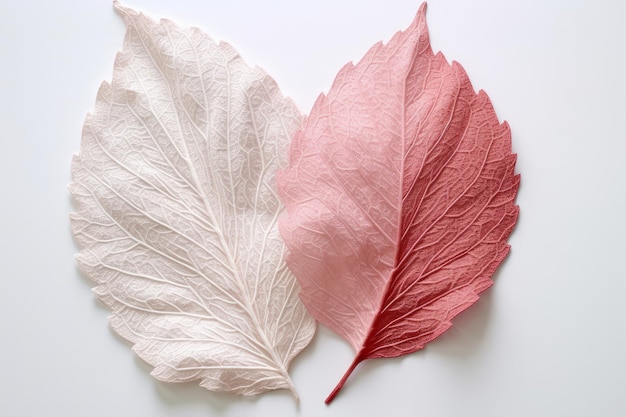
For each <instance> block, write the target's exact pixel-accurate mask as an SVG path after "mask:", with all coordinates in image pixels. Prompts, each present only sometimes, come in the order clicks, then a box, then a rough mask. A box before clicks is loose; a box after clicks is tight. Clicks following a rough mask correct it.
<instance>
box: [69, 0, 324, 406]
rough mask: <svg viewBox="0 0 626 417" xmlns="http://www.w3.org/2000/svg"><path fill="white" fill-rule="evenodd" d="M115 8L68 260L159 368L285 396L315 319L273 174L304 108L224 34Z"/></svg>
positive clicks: (162, 375)
mask: <svg viewBox="0 0 626 417" xmlns="http://www.w3.org/2000/svg"><path fill="white" fill-rule="evenodd" d="M115 7H116V9H117V10H118V12H120V13H121V14H122V15H123V17H124V19H125V21H126V23H127V25H128V30H127V33H126V37H125V40H124V48H123V51H122V52H121V53H119V54H118V56H117V57H116V60H115V66H114V72H113V80H112V82H111V83H110V84H108V83H106V82H105V83H103V84H102V86H101V88H100V91H99V92H98V96H97V100H96V105H95V109H94V111H93V114H90V115H88V116H87V119H86V121H85V125H84V128H83V136H82V143H81V149H80V154H79V155H76V156H75V157H74V160H73V162H72V173H73V180H74V182H73V183H72V184H71V186H70V190H71V193H72V194H73V196H74V198H75V201H76V205H77V209H78V210H77V212H76V213H73V214H72V215H71V223H72V228H73V232H74V235H75V237H76V240H77V242H78V244H79V245H80V247H81V248H82V250H81V252H80V253H79V254H78V256H77V258H78V262H79V265H80V268H81V270H82V271H83V272H84V273H85V274H86V275H87V276H88V277H89V278H91V279H92V280H94V281H95V282H96V283H97V284H98V285H97V287H95V289H94V291H95V293H96V294H97V296H98V298H99V299H100V300H102V301H103V302H104V303H105V304H106V305H107V306H109V307H110V308H111V309H112V311H113V314H112V316H111V325H112V327H113V329H114V330H115V331H116V332H117V333H119V334H120V335H121V336H122V337H124V338H125V339H127V340H129V341H130V342H131V343H133V345H134V346H133V350H134V351H135V352H136V353H137V354H138V355H139V356H140V357H141V358H143V359H144V360H145V361H147V362H148V363H149V364H150V365H152V366H154V370H153V371H152V374H153V375H154V376H155V377H156V378H158V379H160V380H163V381H170V382H184V381H192V380H199V381H200V385H202V386H203V387H205V388H207V389H210V390H216V391H226V392H231V393H235V394H246V395H247V394H257V393H261V392H264V391H267V390H272V389H281V388H286V389H291V390H292V391H293V392H294V394H295V390H294V387H293V384H292V383H291V380H290V379H289V376H288V374H287V369H288V366H289V363H290V362H291V360H292V359H293V358H294V356H295V355H296V354H298V353H299V352H300V351H301V350H302V349H303V348H304V347H305V346H306V345H307V344H308V343H309V342H310V340H311V338H312V336H313V334H314V331H315V323H314V320H313V319H312V318H311V317H310V316H309V315H308V314H307V312H306V310H305V309H304V307H303V305H302V304H301V302H300V300H299V299H298V296H297V294H298V291H299V287H298V284H297V282H296V280H295V279H294V277H293V276H292V275H291V273H290V272H289V270H288V269H287V267H286V265H285V262H284V257H285V247H284V244H283V242H282V240H281V239H280V236H279V233H278V228H277V220H278V217H279V214H280V212H281V211H282V205H281V203H280V200H279V199H278V196H277V195H276V192H275V174H276V172H277V170H278V169H280V168H281V167H282V166H284V164H285V162H286V161H284V159H285V158H286V155H287V152H286V148H287V147H288V145H289V140H290V138H291V136H292V134H293V132H294V131H295V130H296V129H297V128H298V127H299V126H300V123H301V116H300V114H299V112H298V110H297V109H296V107H295V105H294V104H293V102H292V101H291V100H289V99H287V98H284V97H283V96H282V95H281V93H280V91H279V89H278V87H277V85H276V83H275V82H274V81H273V80H272V79H271V78H270V77H269V76H268V75H267V74H266V73H265V72H264V71H262V70H261V69H258V68H250V67H249V66H247V65H246V63H245V62H244V61H243V60H242V58H241V57H240V56H239V55H238V54H237V52H236V51H235V50H234V49H233V48H232V47H231V46H230V45H228V44H226V43H223V42H222V43H216V42H214V41H212V40H211V39H210V38H209V37H208V36H207V35H205V34H203V33H202V32H201V31H200V30H198V29H194V28H192V29H181V28H179V27H177V26H176V25H175V24H174V23H172V22H170V21H167V20H162V21H161V22H159V23H156V22H154V21H152V20H151V19H149V18H147V17H146V16H144V15H142V14H139V13H137V12H135V11H133V10H132V9H129V8H126V7H124V6H121V5H119V4H118V3H115Z"/></svg>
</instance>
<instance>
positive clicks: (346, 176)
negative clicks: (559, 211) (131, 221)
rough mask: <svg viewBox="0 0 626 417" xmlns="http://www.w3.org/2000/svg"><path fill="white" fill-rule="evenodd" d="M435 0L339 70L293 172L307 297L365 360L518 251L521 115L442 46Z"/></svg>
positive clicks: (289, 229)
mask: <svg viewBox="0 0 626 417" xmlns="http://www.w3.org/2000/svg"><path fill="white" fill-rule="evenodd" d="M425 12H426V6H425V4H423V5H422V6H421V7H420V9H419V12H418V14H417V16H416V18H415V20H414V21H413V23H412V24H411V26H410V27H409V28H408V30H406V31H405V32H400V33H398V34H396V35H395V36H394V37H393V38H392V39H391V41H390V42H389V43H388V44H387V45H382V44H381V43H378V44H376V45H374V46H373V47H372V48H371V49H370V50H369V51H368V52H367V54H366V55H365V57H364V58H363V59H362V60H361V61H360V62H359V63H358V64H357V65H352V64H348V65H347V66H345V67H344V68H343V69H342V70H341V71H340V72H339V74H338V75H337V78H336V80H335V82H334V84H333V86H332V88H331V90H330V91H329V93H328V95H327V96H324V95H321V96H320V97H319V98H318V100H317V101H316V103H315V105H314V107H313V110H312V112H311V115H310V116H309V117H308V119H307V120H306V121H305V123H304V125H303V127H302V129H301V130H299V131H298V132H297V133H296V135H295V138H294V140H293V142H292V145H291V151H290V165H289V167H288V168H286V169H285V170H284V171H282V172H281V173H279V177H278V187H279V193H280V195H281V198H282V200H283V203H284V204H285V207H286V211H287V216H284V217H283V218H282V219H281V223H280V227H281V234H282V236H283V239H284V240H285V243H286V244H287V247H288V250H289V251H288V257H287V264H288V265H289V267H290V269H291V270H292V271H293V273H294V274H295V275H296V277H297V279H298V281H299V282H300V284H301V286H302V292H301V298H302V300H303V301H304V303H305V305H306V306H307V308H308V310H309V312H311V314H313V316H314V317H315V318H316V319H317V320H319V321H320V322H321V323H323V324H325V325H326V326H328V327H330V328H331V329H332V330H333V331H335V332H336V333H338V334H339V335H340V336H342V337H343V338H345V339H346V340H347V341H348V342H349V343H350V344H351V345H352V347H353V348H354V350H355V351H356V356H355V358H354V362H353V363H352V364H351V365H350V368H349V369H348V371H347V372H346V374H345V375H344V377H343V378H342V380H341V381H340V382H339V384H338V385H337V387H336V388H335V390H334V391H333V392H332V393H331V394H330V396H329V397H328V399H327V400H326V402H327V403H329V402H330V401H331V400H332V399H333V398H334V396H335V395H336V394H337V392H338V391H339V390H340V389H341V387H342V386H343V384H344V382H345V381H346V379H347V378H348V376H349V375H350V373H351V372H352V371H353V370H354V368H355V367H356V366H357V364H358V363H360V362H361V361H363V360H365V359H370V358H388V357H396V356H400V355H405V354H408V353H411V352H414V351H416V350H419V349H421V348H422V347H424V345H425V344H426V343H428V342H429V341H431V340H433V339H435V338H436V337H437V336H439V335H440V334H441V333H443V332H444V331H445V330H446V329H448V328H449V327H450V326H451V322H450V320H451V319H452V318H453V317H454V316H456V315H457V314H458V313H460V312H461V311H462V310H464V309H466V308H467V307H469V306H470V305H471V304H473V303H474V302H475V301H476V300H477V299H478V293H480V292H481V291H483V290H485V289H487V288H488V287H489V286H490V285H491V284H492V281H491V279H490V278H491V276H492V274H493V273H494V271H495V270H496V268H497V267H498V265H500V263H501V262H502V260H503V259H504V257H505V256H506V255H507V253H508V251H509V246H508V245H507V242H506V240H507V238H508V236H509V234H510V233H511V230H512V228H513V226H514V224H515V222H516V219H517V215H518V207H517V206H515V204H514V199H515V195H516V193H517V189H518V185H519V175H515V174H514V165H515V160H516V156H515V155H513V154H511V139H510V131H509V127H508V125H507V124H506V123H503V124H500V123H499V122H498V119H497V117H496V115H495V113H494V110H493V108H492V105H491V103H490V101H489V99H488V97H487V95H486V94H485V93H484V92H483V91H480V92H478V93H475V92H474V90H473V88H472V86H471V84H470V81H469V79H468V77H467V75H466V73H465V71H464V70H463V68H462V67H461V66H460V65H459V64H458V63H455V62H453V63H452V65H450V64H448V63H447V61H446V60H445V58H444V57H443V55H442V54H441V53H438V54H437V55H434V54H433V52H432V50H431V47H430V42H429V37H428V30H427V27H426V20H425Z"/></svg>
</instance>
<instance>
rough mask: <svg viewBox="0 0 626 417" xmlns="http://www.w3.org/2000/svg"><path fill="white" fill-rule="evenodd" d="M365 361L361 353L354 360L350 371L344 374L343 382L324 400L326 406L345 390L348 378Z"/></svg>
mask: <svg viewBox="0 0 626 417" xmlns="http://www.w3.org/2000/svg"><path fill="white" fill-rule="evenodd" d="M362 361H363V359H362V358H361V352H359V353H358V354H357V355H356V356H355V358H354V360H353V361H352V363H351V364H350V367H349V368H348V370H347V371H346V373H345V374H343V377H342V378H341V380H340V381H339V383H338V384H337V386H336V387H335V389H333V391H332V392H331V393H330V395H329V396H328V397H327V398H326V400H324V402H325V403H326V404H330V402H331V401H332V400H333V399H334V398H335V396H336V395H337V394H338V393H339V391H341V388H343V384H345V383H346V381H347V380H348V377H349V376H350V374H352V371H354V369H355V368H356V366H357V365H358V364H359V363H361V362H362Z"/></svg>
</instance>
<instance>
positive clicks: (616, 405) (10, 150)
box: [0, 0, 626, 417]
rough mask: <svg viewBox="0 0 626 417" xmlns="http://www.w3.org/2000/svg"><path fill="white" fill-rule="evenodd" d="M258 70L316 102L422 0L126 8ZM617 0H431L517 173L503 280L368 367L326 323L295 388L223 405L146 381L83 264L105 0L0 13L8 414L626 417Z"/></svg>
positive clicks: (140, 4)
mask: <svg viewBox="0 0 626 417" xmlns="http://www.w3.org/2000/svg"><path fill="white" fill-rule="evenodd" d="M129 5H131V6H133V7H137V8H140V9H143V10H144V11H146V12H147V13H148V14H150V15H151V16H154V17H156V18H158V17H162V16H163V17H168V18H171V19H173V20H176V21H177V22H179V23H181V24H184V25H195V26H199V27H201V28H202V29H203V30H204V31H206V32H207V33H209V34H211V35H212V36H213V37H215V38H220V39H225V40H228V41H229V42H230V43H232V44H233V45H234V46H235V48H237V49H238V50H239V51H240V52H241V54H242V55H243V56H244V58H245V59H246V60H247V61H248V62H249V63H253V64H256V65H259V66H261V67H263V68H265V69H266V70H267V71H268V72H269V73H270V74H271V75H272V76H273V77H274V78H275V79H276V81H277V82H278V84H279V85H280V86H281V87H282V89H283V91H284V92H285V94H287V95H290V96H291V97H293V98H294V100H295V101H296V103H297V104H298V105H299V107H300V108H301V110H302V111H303V112H304V113H308V111H309V109H310V107H311V105H312V103H313V101H314V100H315V98H316V96H317V95H318V94H319V93H320V92H322V91H327V90H328V88H329V87H330V85H331V83H332V80H333V78H334V75H335V74H336V72H337V71H338V70H339V68H340V67H341V66H343V65H344V64H345V63H346V62H348V61H350V60H358V59H359V58H360V57H361V56H362V55H363V54H364V53H365V52H366V50H367V49H368V48H369V46H370V45H372V44H373V43H375V42H376V41H378V40H385V41H386V40H388V39H389V38H390V37H391V36H392V35H393V33H394V32H396V31H397V30H400V29H404V28H406V26H407V25H408V24H409V23H410V21H411V20H412V18H413V16H414V14H415V12H416V11H417V8H418V5H419V3H418V1H415V0H378V1H374V0H368V1H364V0H360V1H340V0H316V1H294V0H282V1H281V0H272V1H265V2H253V1H247V2H246V1H243V0H237V1H235V0H228V1H226V0H224V1H203V2H200V1H192V0H177V1H176V2H173V1H166V0H162V1H148V0H132V1H131V0H129ZM625 16H626V3H624V2H620V1H617V0H616V1H609V0H602V1H598V0H594V1H591V0H588V1H574V0H569V1H549V2H548V1H545V0H543V1H540V0H525V1H519V2H514V1H500V0H473V1H465V0H431V1H430V3H429V8H428V13H427V18H428V22H429V26H430V32H431V40H432V44H433V49H434V50H442V51H443V52H444V54H445V55H446V57H448V59H451V60H452V59H453V60H457V61H459V62H461V64H462V65H463V66H464V67H465V68H466V70H467V72H468V73H469V76H470V78H471V79H472V82H473V84H474V86H475V88H477V89H484V90H486V91H487V93H488V94H489V95H490V97H491V99H492V101H493V103H494V106H495V108H496V112H497V113H498V115H499V117H500V118H501V119H506V120H508V121H509V123H510V125H511V128H512V133H513V141H514V143H513V148H514V151H515V152H517V153H518V155H519V159H518V165H517V171H518V172H520V173H521V174H522V185H521V188H520V191H519V195H518V198H517V202H518V204H519V205H520V207H521V214H520V218H519V222H518V225H517V228H516V230H515V231H514V233H513V235H512V236H511V239H510V242H511V244H512V247H513V248H512V251H511V254H510V255H509V257H508V258H507V260H506V261H505V262H504V263H503V265H502V266H501V268H500V269H499V270H498V273H497V274H496V276H495V281H496V283H495V285H494V286H493V287H492V288H491V289H490V290H489V291H488V292H487V293H486V294H485V295H484V296H483V297H482V298H481V301H479V303H478V304H476V305H475V306H474V307H472V308H471V309H469V310H468V311H466V312H465V313H464V314H462V315H461V316H459V317H458V318H457V319H456V320H455V322H454V323H455V324H454V326H453V328H452V329H451V330H449V331H448V332H447V333H446V334H444V335H443V336H442V337H441V338H440V339H439V340H437V341H435V342H433V343H431V344H430V345H428V346H427V348H426V349H424V350H423V351H420V352H417V353H414V354H411V355H409V356H406V357H403V358H399V359H388V360H380V361H370V362H366V363H364V364H361V365H360V367H359V368H358V369H357V371H356V372H355V373H354V374H353V376H352V377H351V378H350V380H349V381H348V384H347V385H346V387H345V388H344V390H343V391H342V392H341V394H340V395H339V396H338V397H337V398H336V400H335V402H334V403H333V404H332V405H331V406H329V407H327V406H325V405H324V404H323V400H324V398H325V397H326V395H327V394H328V393H329V392H330V390H331V389H332V388H333V386H334V385H335V383H336V382H337V381H338V380H339V378H340V376H341V375H342V374H343V372H344V371H345V369H346V368H347V366H348V365H349V363H350V361H351V360H352V351H351V349H350V348H349V346H348V345H347V343H345V342H344V341H343V340H342V339H340V338H338V337H337V336H335V335H334V334H332V333H331V332H330V331H328V330H327V329H325V328H323V327H320V328H319V330H318V334H317V336H316V338H315V339H314V342H313V343H312V344H311V345H310V347H309V348H308V349H307V350H306V351H305V352H304V353H303V354H302V355H301V356H300V357H298V358H297V359H296V360H295V361H294V363H293V366H292V376H293V379H294V383H295V385H296V387H297V389H298V391H299V393H300V396H301V402H300V405H299V406H298V405H296V404H295V403H294V401H293V399H292V398H291V396H290V395H289V393H288V392H286V391H285V392H274V393H269V394H265V395H262V396H259V397H256V398H243V399H242V398H236V397H231V396H228V395H226V396H225V395H220V394H214V393H210V392H207V391H204V390H203V389H201V388H198V387H197V386H195V384H186V385H182V386H179V385H169V384H165V383H161V382H158V381H156V380H154V379H153V378H152V377H150V375H149V371H150V369H149V367H148V366H146V365H145V364H144V363H142V362H141V361H140V360H138V359H137V358H136V357H135V356H134V354H133V353H132V351H131V350H130V348H129V346H128V344H127V343H125V342H123V341H122V340H121V339H119V338H118V337H117V336H115V335H114V334H113V333H112V332H111V331H110V330H109V328H108V326H107V324H106V317H107V315H108V311H107V310H106V309H105V308H104V307H103V306H102V305H101V304H99V303H98V302H96V301H95V300H94V297H93V295H92V294H91V292H90V287H91V285H92V284H91V283H90V282H89V281H88V280H87V279H85V278H84V277H83V276H82V275H81V274H80V273H79V271H78V270H77V268H76V266H75V262H74V259H73V254H74V253H75V252H76V251H77V248H76V246H75V244H74V241H73V239H72V236H71V233H70V228H69V222H68V213H69V212H70V211H71V210H72V209H73V208H72V202H71V199H70V197H69V195H68V192H67V188H66V187H67V184H68V183H69V182H70V171H69V168H70V158H71V154H72V153H74V152H76V151H77V150H78V148H79V142H80V131H81V126H82V122H83V119H84V116H85V114H86V113H87V112H89V111H90V110H91V109H92V107H93V103H94V100H95V96H96V91H97V88H98V86H99V84H100V82H101V81H102V80H104V79H107V80H109V79H110V77H111V70H112V65H113V59H114V56H115V52H116V51H117V50H118V49H120V48H121V45H122V39H123V35H124V30H125V28H124V24H123V21H122V19H121V18H120V17H119V16H117V15H116V14H115V13H114V12H113V9H112V7H111V3H110V2H109V1H108V0H97V1H89V2H86V1H84V0H83V1H79V0H63V1H32V0H31V1H4V0H3V1H2V3H1V5H0V60H1V63H2V65H1V66H0V106H1V107H0V128H1V131H0V140H1V145H2V147H1V150H0V193H1V194H0V195H1V196H2V197H1V200H0V214H1V216H0V233H1V235H0V249H1V252H0V274H1V275H0V277H1V278H0V279H1V285H0V415H2V416H7V417H9V416H10V417H13V416H39V415H42V416H43V415H46V416H90V417H97V416H107V417H110V416H122V417H125V416H321V417H324V416H363V415H367V416H379V415H385V416H404V415H415V416H450V417H458V416H464V417H468V416H481V417H488V416H494V417H496V416H497V417H501V416H524V417H526V416H533V417H539V416H568V417H575V416H605V417H607V416H624V415H626V395H625V392H626V360H625V359H624V350H625V347H626V325H625V323H624V319H625V318H626V303H625V299H626V277H625V274H624V265H625V261H624V259H625V254H624V249H625V248H626V245H625V243H624V237H625V236H626V217H625V208H626V194H625V186H626V169H625V164H624V160H625V155H626V60H625V54H626V24H625V23H624V18H625Z"/></svg>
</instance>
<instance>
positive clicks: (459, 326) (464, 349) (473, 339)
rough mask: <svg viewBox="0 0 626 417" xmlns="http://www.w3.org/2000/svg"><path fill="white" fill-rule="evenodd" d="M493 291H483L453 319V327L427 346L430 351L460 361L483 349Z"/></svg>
mask: <svg viewBox="0 0 626 417" xmlns="http://www.w3.org/2000/svg"><path fill="white" fill-rule="evenodd" d="M496 275H497V273H496ZM494 278H495V276H494ZM493 293H494V291H493V288H491V289H489V290H487V291H486V292H483V293H482V294H481V295H480V299H479V300H478V301H477V302H476V303H474V305H472V306H471V307H469V308H468V309H467V310H465V311H463V312H461V313H460V314H459V315H458V316H456V317H455V318H454V319H452V327H450V328H449V329H448V330H447V331H446V332H445V333H443V334H442V335H441V336H439V337H438V338H437V339H435V340H434V341H432V342H431V343H429V344H428V345H427V346H426V349H428V352H429V353H434V354H438V355H442V356H446V357H449V358H452V359H457V360H459V361H465V360H471V358H472V357H473V356H475V355H476V353H477V352H478V351H480V350H481V347H482V346H483V344H484V341H485V336H486V335H487V334H488V330H489V327H490V323H491V318H492V314H491V313H492V310H493Z"/></svg>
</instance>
